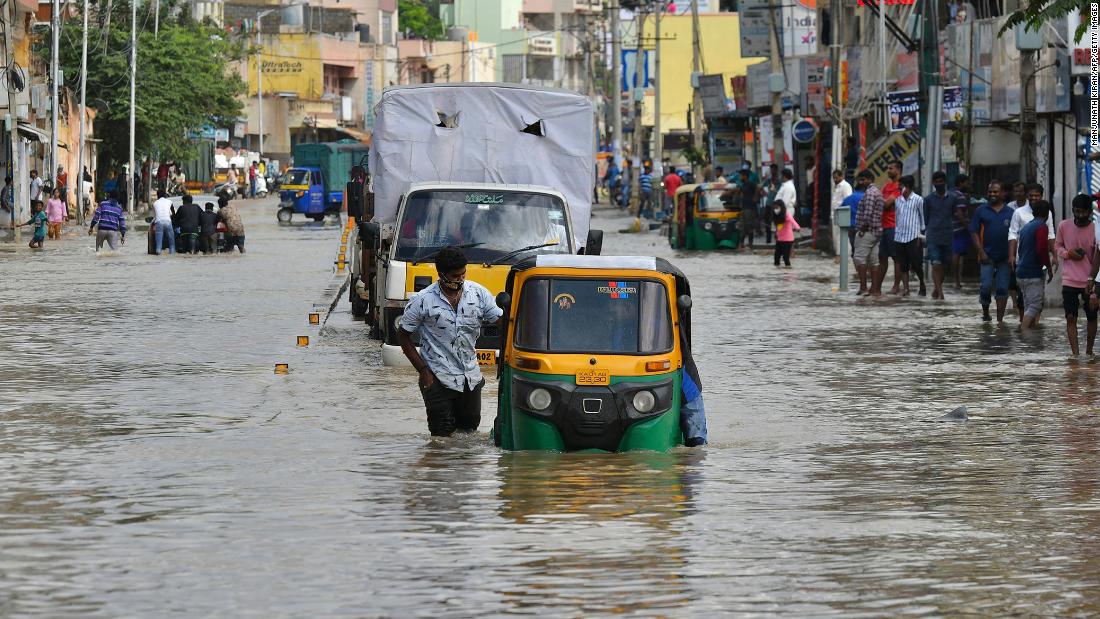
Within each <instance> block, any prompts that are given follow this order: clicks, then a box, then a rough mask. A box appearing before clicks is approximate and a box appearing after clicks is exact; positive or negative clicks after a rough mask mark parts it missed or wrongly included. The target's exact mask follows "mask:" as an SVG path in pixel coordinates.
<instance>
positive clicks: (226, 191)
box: [214, 183, 237, 200]
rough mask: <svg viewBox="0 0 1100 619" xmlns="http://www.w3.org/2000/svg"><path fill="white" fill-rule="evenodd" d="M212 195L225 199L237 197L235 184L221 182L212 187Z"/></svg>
mask: <svg viewBox="0 0 1100 619" xmlns="http://www.w3.org/2000/svg"><path fill="white" fill-rule="evenodd" d="M214 195H215V196H217V197H219V198H225V199H226V200H232V199H233V198H236V197H237V186H236V185H230V184H229V183H222V184H220V185H216V186H215V187H214Z"/></svg>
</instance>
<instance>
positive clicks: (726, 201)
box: [699, 185, 741, 213]
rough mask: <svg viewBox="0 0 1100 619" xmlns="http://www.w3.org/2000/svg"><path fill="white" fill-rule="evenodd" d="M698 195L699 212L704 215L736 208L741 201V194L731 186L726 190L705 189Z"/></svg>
mask: <svg viewBox="0 0 1100 619" xmlns="http://www.w3.org/2000/svg"><path fill="white" fill-rule="evenodd" d="M699 194H700V195H699V210H700V211H702V212H706V213H721V212H722V211H726V210H730V209H735V208H738V206H739V204H740V201H741V193H740V192H739V191H738V190H737V187H735V186H733V185H730V186H729V187H728V188H726V189H707V190H704V191H700V192H699Z"/></svg>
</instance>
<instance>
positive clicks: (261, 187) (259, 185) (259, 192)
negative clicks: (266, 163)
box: [256, 175, 267, 198]
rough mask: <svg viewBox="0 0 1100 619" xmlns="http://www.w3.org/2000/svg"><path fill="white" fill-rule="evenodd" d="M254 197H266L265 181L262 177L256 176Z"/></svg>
mask: <svg viewBox="0 0 1100 619" xmlns="http://www.w3.org/2000/svg"><path fill="white" fill-rule="evenodd" d="M256 197H257V198H266V197H267V180H266V179H264V177H263V176H260V175H256Z"/></svg>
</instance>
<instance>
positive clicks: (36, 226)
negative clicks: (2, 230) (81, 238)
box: [0, 166, 69, 249]
mask: <svg viewBox="0 0 1100 619" xmlns="http://www.w3.org/2000/svg"><path fill="white" fill-rule="evenodd" d="M55 183H56V184H55V185H54V186H50V185H49V184H47V182H46V181H45V180H44V179H43V178H42V177H41V176H39V174H38V170H31V172H30V182H29V184H28V186H27V194H28V197H29V201H30V210H31V216H30V219H28V220H27V221H26V222H24V223H22V224H18V226H19V227H24V226H30V227H31V228H32V230H33V234H32V236H31V241H30V243H29V244H28V245H29V246H30V247H31V248H37V249H41V248H42V247H43V245H44V244H45V241H46V239H47V238H49V239H60V238H61V229H62V226H63V225H64V223H65V222H66V221H67V220H68V219H69V206H68V199H67V193H68V187H67V184H68V174H67V173H66V172H65V169H64V168H63V167H62V166H58V167H57V176H56V177H55ZM0 209H2V210H3V211H6V212H7V213H8V216H9V218H10V227H11V228H12V229H15V227H16V225H17V223H16V211H17V209H16V208H15V186H14V185H13V183H12V177H10V176H8V177H5V178H4V186H3V188H0Z"/></svg>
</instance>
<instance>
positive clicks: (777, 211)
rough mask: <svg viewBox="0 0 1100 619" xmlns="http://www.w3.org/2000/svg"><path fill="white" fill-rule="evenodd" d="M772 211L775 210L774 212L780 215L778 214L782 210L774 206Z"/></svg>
mask: <svg viewBox="0 0 1100 619" xmlns="http://www.w3.org/2000/svg"><path fill="white" fill-rule="evenodd" d="M772 212H773V213H775V214H776V215H778V214H779V212H780V209H777V208H773V209H772Z"/></svg>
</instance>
